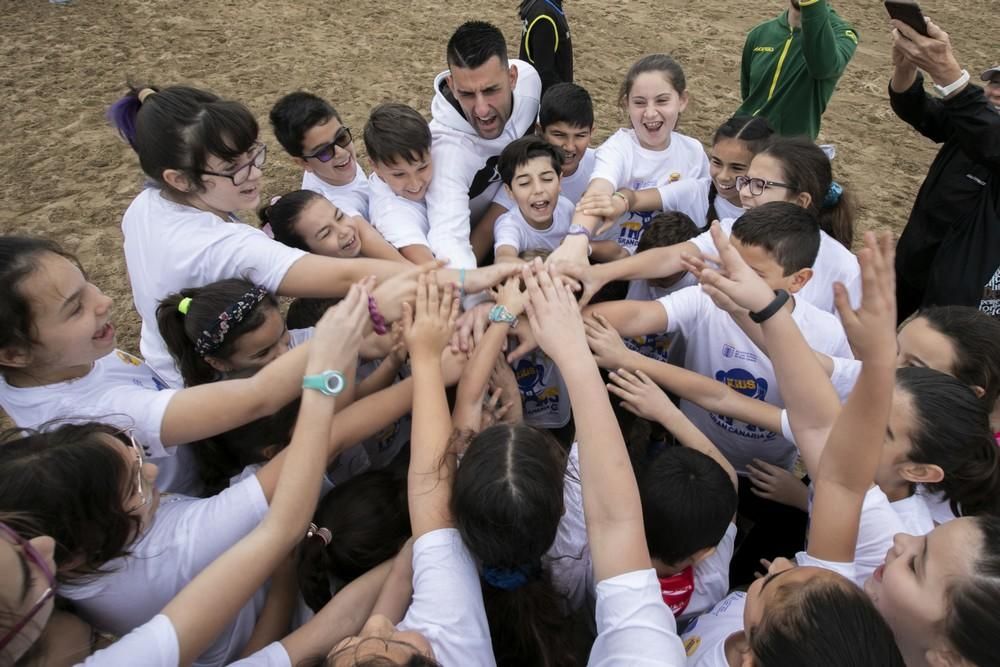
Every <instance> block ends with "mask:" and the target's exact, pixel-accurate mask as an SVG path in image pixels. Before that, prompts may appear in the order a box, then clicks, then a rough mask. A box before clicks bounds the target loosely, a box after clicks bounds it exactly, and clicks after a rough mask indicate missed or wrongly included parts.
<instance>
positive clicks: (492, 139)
mask: <svg viewBox="0 0 1000 667" xmlns="http://www.w3.org/2000/svg"><path fill="white" fill-rule="evenodd" d="M447 57H448V68H449V69H448V70H447V71H445V72H442V73H441V74H438V75H437V77H436V78H435V79H434V100H433V101H432V102H431V116H432V120H431V123H430V127H431V136H432V143H431V156H432V158H433V160H434V179H433V180H432V181H431V184H430V186H429V188H428V190H427V217H428V221H429V223H430V229H429V231H428V234H427V240H428V242H429V243H430V246H431V250H432V251H433V252H434V254H435V255H436V256H437V257H438V258H443V259H448V260H450V262H451V263H450V265H449V266H450V267H451V268H473V267H475V266H476V256H475V254H474V253H473V250H472V243H471V241H470V234H471V231H472V226H473V224H474V223H475V222H476V221H478V220H479V218H480V217H481V216H482V214H483V213H484V212H485V211H486V209H487V207H488V206H489V204H490V202H491V201H492V200H493V196H494V195H495V194H496V192H497V190H498V189H499V188H500V174H499V172H498V171H497V168H496V164H497V160H498V159H499V157H500V153H501V152H502V151H503V149H504V147H506V146H507V144H509V143H510V142H511V141H513V140H514V139H517V138H519V137H523V136H524V135H526V134H528V133H530V132H531V131H533V129H534V126H535V119H536V117H537V115H538V100H539V98H540V97H541V88H542V84H541V80H540V79H539V76H538V72H536V71H535V68H534V67H532V66H531V65H529V64H528V63H526V62H524V61H521V60H510V61H508V59H507V44H506V42H505V41H504V37H503V33H501V32H500V30H499V29H498V28H497V27H496V26H494V25H491V24H489V23H484V22H482V21H470V22H468V23H464V24H462V25H461V26H459V28H458V29H457V30H456V31H455V34H453V35H452V36H451V39H450V40H448V51H447ZM485 241H487V242H488V245H485V247H488V248H492V247H493V243H492V234H490V235H489V238H487V239H485Z"/></svg>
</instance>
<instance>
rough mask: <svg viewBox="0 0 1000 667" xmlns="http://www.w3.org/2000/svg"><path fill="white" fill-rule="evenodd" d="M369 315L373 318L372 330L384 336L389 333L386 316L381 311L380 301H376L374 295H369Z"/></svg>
mask: <svg viewBox="0 0 1000 667" xmlns="http://www.w3.org/2000/svg"><path fill="white" fill-rule="evenodd" d="M368 316H369V317H371V319H372V330H373V331H374V332H375V333H376V335H379V336H384V335H385V334H386V333H388V331H389V330H388V329H387V328H386V326H385V318H384V317H382V313H380V312H379V310H378V303H376V301H375V297H373V296H369V297H368Z"/></svg>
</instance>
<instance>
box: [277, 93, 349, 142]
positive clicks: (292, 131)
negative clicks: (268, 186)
mask: <svg viewBox="0 0 1000 667" xmlns="http://www.w3.org/2000/svg"><path fill="white" fill-rule="evenodd" d="M269 117H270V119H271V129H273V130H274V136H275V137H276V138H277V139H278V143H279V144H281V147H282V148H284V149H285V151H286V152H287V153H288V154H289V155H291V156H292V157H302V140H303V138H304V137H305V136H306V132H308V131H309V130H311V129H312V128H314V127H316V126H317V125H322V124H323V123H326V122H327V121H329V120H330V119H331V118H336V119H337V122H339V123H343V121H342V120H341V119H340V114H339V113H337V110H336V109H334V108H333V105H331V104H330V103H329V102H327V101H326V100H324V99H323V98H322V97H318V96H316V95H313V94H312V93H307V92H304V91H298V92H294V93H289V94H288V95H285V96H284V97H282V98H281V99H280V100H278V101H277V102H276V103H275V104H274V106H273V107H271V113H270V114H269Z"/></svg>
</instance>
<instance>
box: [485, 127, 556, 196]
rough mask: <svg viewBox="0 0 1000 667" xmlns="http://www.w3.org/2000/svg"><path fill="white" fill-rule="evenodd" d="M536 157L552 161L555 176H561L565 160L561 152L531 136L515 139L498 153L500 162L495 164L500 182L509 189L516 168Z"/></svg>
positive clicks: (542, 140) (540, 139) (539, 138)
mask: <svg viewBox="0 0 1000 667" xmlns="http://www.w3.org/2000/svg"><path fill="white" fill-rule="evenodd" d="M536 157H547V158H549V159H550V160H552V168H553V169H555V170H556V176H560V175H561V174H562V166H563V162H564V161H565V160H566V158H565V156H564V155H563V152H562V150H561V149H560V148H558V147H557V146H553V145H552V144H550V143H549V142H547V141H545V140H544V139H542V138H541V137H538V136H534V135H532V136H527V137H521V138H520V139H515V140H514V141H512V142H510V143H509V144H507V147H506V148H504V149H503V152H502V153H500V160H499V161H498V162H497V169H498V170H499V171H500V180H502V181H503V182H504V185H506V186H507V187H510V184H511V181H513V180H514V172H515V171H517V168H518V167H520V166H521V165H523V164H527V163H528V161H529V160H532V159H534V158H536Z"/></svg>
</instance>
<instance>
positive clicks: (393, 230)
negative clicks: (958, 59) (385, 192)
mask: <svg viewBox="0 0 1000 667" xmlns="http://www.w3.org/2000/svg"><path fill="white" fill-rule="evenodd" d="M385 199H386V198H383V197H380V198H379V200H378V201H375V202H372V207H371V211H372V220H371V223H372V225H374V226H375V229H377V230H378V232H379V234H381V235H382V236H383V237H384V238H385V240H386V241H388V242H389V243H391V244H392V246H393V247H394V248H405V247H406V246H411V245H422V246H427V245H429V244H428V242H427V233H426V230H427V228H428V226H427V210H426V209H423V210H422V211H421V207H419V206H407V205H406V204H404V203H402V202H397V201H393V200H389V201H385Z"/></svg>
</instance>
